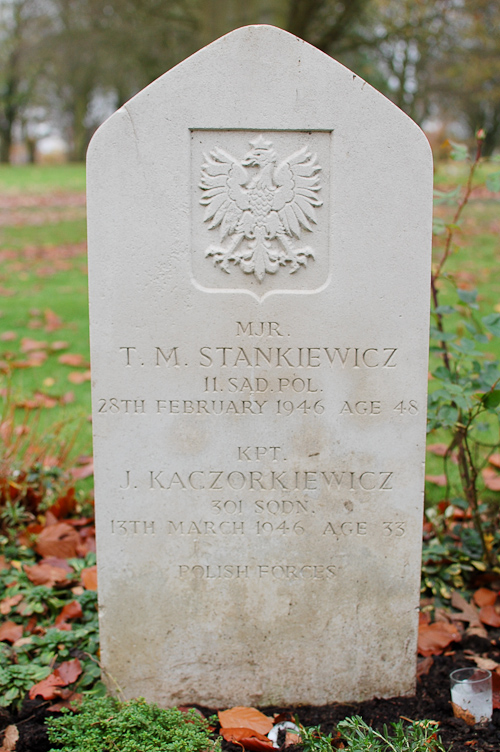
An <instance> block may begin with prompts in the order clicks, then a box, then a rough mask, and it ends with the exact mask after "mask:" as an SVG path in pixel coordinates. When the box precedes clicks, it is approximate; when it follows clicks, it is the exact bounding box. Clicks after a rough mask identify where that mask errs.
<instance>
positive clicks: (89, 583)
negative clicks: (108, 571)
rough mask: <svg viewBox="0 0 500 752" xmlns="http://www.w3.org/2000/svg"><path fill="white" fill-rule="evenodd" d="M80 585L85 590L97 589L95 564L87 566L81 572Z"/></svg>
mask: <svg viewBox="0 0 500 752" xmlns="http://www.w3.org/2000/svg"><path fill="white" fill-rule="evenodd" d="M80 576H81V579H82V585H83V587H84V588H85V589H86V590H97V566H96V565H95V564H94V566H93V567H87V568H86V569H82V572H81V575H80Z"/></svg>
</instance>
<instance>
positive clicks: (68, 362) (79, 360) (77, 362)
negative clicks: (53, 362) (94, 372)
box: [57, 353, 88, 368]
mask: <svg viewBox="0 0 500 752" xmlns="http://www.w3.org/2000/svg"><path fill="white" fill-rule="evenodd" d="M57 360H58V361H59V363H62V364H63V365H65V366H85V367H86V368H87V367H88V361H87V359H86V358H84V357H83V355H80V354H78V353H64V354H63V355H59V357H58V359H57Z"/></svg>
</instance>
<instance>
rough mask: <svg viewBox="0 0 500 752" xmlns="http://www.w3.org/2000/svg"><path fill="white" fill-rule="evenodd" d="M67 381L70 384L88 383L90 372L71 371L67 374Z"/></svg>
mask: <svg viewBox="0 0 500 752" xmlns="http://www.w3.org/2000/svg"><path fill="white" fill-rule="evenodd" d="M68 381H71V383H72V384H83V383H84V382H85V381H90V371H72V372H71V373H69V374H68Z"/></svg>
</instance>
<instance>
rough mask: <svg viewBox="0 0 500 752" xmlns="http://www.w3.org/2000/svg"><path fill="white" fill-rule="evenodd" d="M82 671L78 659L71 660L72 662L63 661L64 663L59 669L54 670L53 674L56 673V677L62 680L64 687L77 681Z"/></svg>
mask: <svg viewBox="0 0 500 752" xmlns="http://www.w3.org/2000/svg"><path fill="white" fill-rule="evenodd" d="M82 671H83V669H82V667H81V664H80V661H79V660H78V658H73V660H72V661H64V663H61V665H60V666H59V668H56V670H55V671H54V673H57V674H58V676H60V677H61V679H62V680H63V682H64V685H66V684H73V682H75V681H76V680H77V679H78V677H79V676H80V674H81V673H82Z"/></svg>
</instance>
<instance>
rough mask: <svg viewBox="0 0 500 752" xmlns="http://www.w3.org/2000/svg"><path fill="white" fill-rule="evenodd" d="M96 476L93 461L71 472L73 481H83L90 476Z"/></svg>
mask: <svg viewBox="0 0 500 752" xmlns="http://www.w3.org/2000/svg"><path fill="white" fill-rule="evenodd" d="M93 474H94V461H93V460H91V461H90V462H89V463H88V464H87V465H82V466H81V467H75V468H74V469H73V470H71V475H72V476H73V480H83V478H88V477H89V476H90V475H93Z"/></svg>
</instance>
